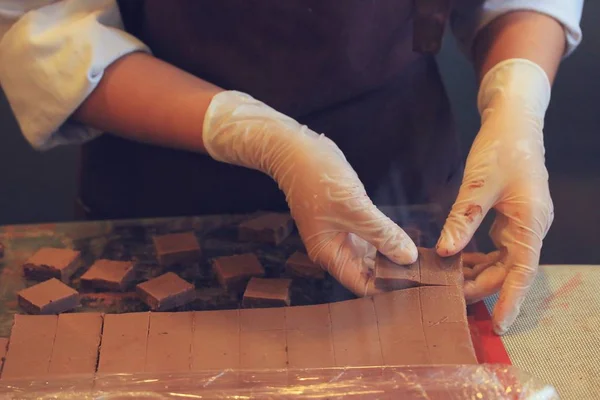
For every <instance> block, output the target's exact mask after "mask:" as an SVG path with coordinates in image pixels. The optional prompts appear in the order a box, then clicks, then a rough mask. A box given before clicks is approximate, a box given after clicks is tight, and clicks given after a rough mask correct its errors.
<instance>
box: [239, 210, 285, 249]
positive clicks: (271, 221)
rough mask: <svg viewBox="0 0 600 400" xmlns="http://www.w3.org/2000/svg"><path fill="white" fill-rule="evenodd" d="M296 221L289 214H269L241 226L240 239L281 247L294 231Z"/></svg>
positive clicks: (245, 222)
mask: <svg viewBox="0 0 600 400" xmlns="http://www.w3.org/2000/svg"><path fill="white" fill-rule="evenodd" d="M293 229H294V220H293V219H292V217H291V216H290V215H289V214H280V213H268V214H264V215H261V216H259V217H256V218H252V219H250V220H248V221H244V222H242V223H241V224H240V226H239V230H238V232H239V238H240V240H242V241H249V242H262V243H268V244H272V245H275V246H277V245H279V244H280V243H281V242H283V241H284V240H285V239H286V238H287V237H288V236H289V235H290V234H291V233H292V231H293Z"/></svg>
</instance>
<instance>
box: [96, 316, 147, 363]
mask: <svg viewBox="0 0 600 400" xmlns="http://www.w3.org/2000/svg"><path fill="white" fill-rule="evenodd" d="M149 323H150V313H147V312H145V313H129V314H106V315H105V316H104V327H103V330H102V345H101V346H100V360H99V362H98V372H99V373H107V374H112V373H136V372H143V371H144V364H145V360H146V347H147V341H148V326H149Z"/></svg>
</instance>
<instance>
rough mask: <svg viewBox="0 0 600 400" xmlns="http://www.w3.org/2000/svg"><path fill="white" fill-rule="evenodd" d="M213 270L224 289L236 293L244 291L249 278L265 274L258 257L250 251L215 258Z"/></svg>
mask: <svg viewBox="0 0 600 400" xmlns="http://www.w3.org/2000/svg"><path fill="white" fill-rule="evenodd" d="M213 271H214V272H215V275H216V276H217V280H218V281H219V283H220V284H221V286H222V287H223V288H224V289H225V290H227V291H229V292H236V293H241V292H243V291H244V289H245V287H246V285H247V284H248V281H249V280H250V278H252V277H262V276H264V275H265V269H264V268H263V266H262V264H261V263H260V261H259V260H258V257H256V255H254V254H252V253H246V254H237V255H233V256H225V257H218V258H215V259H214V260H213Z"/></svg>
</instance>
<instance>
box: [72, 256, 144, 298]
mask: <svg viewBox="0 0 600 400" xmlns="http://www.w3.org/2000/svg"><path fill="white" fill-rule="evenodd" d="M134 267H135V266H134V264H133V262H131V261H112V260H97V261H96V262H95V263H94V264H93V265H92V266H91V267H90V269H89V270H87V271H86V273H85V274H83V275H82V276H81V284H82V285H83V286H85V287H89V288H94V289H103V290H112V291H120V292H122V291H125V290H127V289H128V287H129V285H130V283H131V281H132V280H133V279H134V277H135V268H134Z"/></svg>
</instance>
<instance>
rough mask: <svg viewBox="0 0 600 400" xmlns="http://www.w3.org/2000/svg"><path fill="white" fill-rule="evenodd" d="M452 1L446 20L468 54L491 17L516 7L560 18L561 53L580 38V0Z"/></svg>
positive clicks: (573, 46)
mask: <svg viewBox="0 0 600 400" xmlns="http://www.w3.org/2000/svg"><path fill="white" fill-rule="evenodd" d="M456 4H458V5H457V6H456V7H455V9H454V11H453V12H452V16H451V19H450V23H451V26H452V31H453V33H454V36H455V37H456V39H457V41H458V42H459V45H460V47H461V49H462V50H463V51H464V52H465V53H466V54H468V55H469V56H470V55H471V45H472V44H473V40H474V38H475V36H476V35H477V33H478V32H479V31H480V30H482V29H483V28H485V27H486V26H487V25H488V24H490V23H491V22H492V21H493V20H494V19H496V18H498V17H500V16H502V15H504V14H506V13H509V12H511V11H517V10H529V11H536V12H539V13H542V14H546V15H548V16H550V17H552V18H554V19H556V20H557V21H558V22H560V23H561V24H562V26H563V28H564V30H565V43H566V46H567V49H566V52H565V57H566V56H568V55H570V54H571V53H572V52H573V51H574V50H575V49H576V48H577V46H578V45H579V43H580V42H581V27H580V26H579V24H580V21H581V13H582V11H583V0H464V1H460V2H457V3H456Z"/></svg>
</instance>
